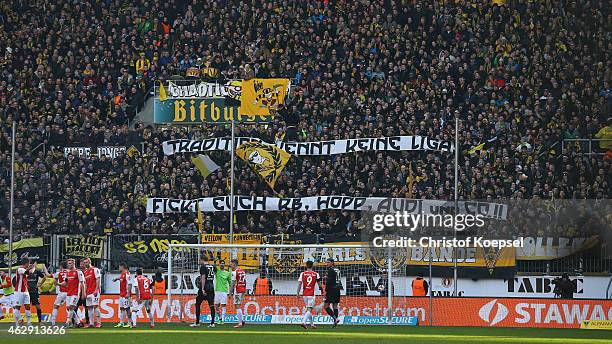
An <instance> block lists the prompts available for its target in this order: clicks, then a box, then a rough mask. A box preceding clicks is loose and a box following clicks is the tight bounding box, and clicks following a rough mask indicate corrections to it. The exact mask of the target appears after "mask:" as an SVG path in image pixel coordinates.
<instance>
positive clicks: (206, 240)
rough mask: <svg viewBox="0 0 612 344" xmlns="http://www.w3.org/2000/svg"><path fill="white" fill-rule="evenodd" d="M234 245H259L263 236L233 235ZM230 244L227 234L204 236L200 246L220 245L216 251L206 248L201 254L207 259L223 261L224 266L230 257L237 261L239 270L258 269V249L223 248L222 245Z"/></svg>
mask: <svg viewBox="0 0 612 344" xmlns="http://www.w3.org/2000/svg"><path fill="white" fill-rule="evenodd" d="M233 239H234V240H233V243H234V244H261V243H262V240H263V234H234V237H233ZM229 243H230V236H229V234H204V235H202V244H205V245H211V244H215V245H220V246H221V247H219V248H218V249H216V248H213V249H209V248H207V249H206V250H205V251H204V252H202V253H203V254H205V255H207V256H208V257H209V258H213V259H217V260H223V261H224V262H225V264H229V262H230V260H231V259H232V257H234V258H236V259H238V265H240V267H241V268H243V269H245V270H247V269H257V268H259V254H260V252H259V249H257V248H237V249H227V248H223V246H222V245H228V244H229Z"/></svg>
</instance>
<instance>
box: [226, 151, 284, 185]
mask: <svg viewBox="0 0 612 344" xmlns="http://www.w3.org/2000/svg"><path fill="white" fill-rule="evenodd" d="M236 155H237V156H238V157H239V158H240V159H242V160H244V161H245V162H246V163H247V164H248V165H249V166H250V167H251V168H252V169H253V170H254V171H255V172H257V174H259V176H260V177H261V178H262V179H263V180H264V181H265V182H266V183H267V184H268V185H269V186H270V187H271V188H272V189H274V185H275V184H276V179H278V176H279V175H280V173H281V172H282V171H283V169H284V168H285V165H287V162H288V161H289V159H290V158H291V154H289V153H287V152H285V151H284V150H282V149H280V148H278V147H276V146H275V145H269V144H266V143H262V142H255V141H251V142H246V143H243V144H241V145H240V146H239V147H238V148H236Z"/></svg>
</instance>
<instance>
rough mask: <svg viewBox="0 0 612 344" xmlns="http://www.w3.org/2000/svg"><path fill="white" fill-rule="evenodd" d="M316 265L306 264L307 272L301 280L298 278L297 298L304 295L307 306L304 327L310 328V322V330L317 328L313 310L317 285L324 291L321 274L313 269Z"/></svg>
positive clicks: (302, 274)
mask: <svg viewBox="0 0 612 344" xmlns="http://www.w3.org/2000/svg"><path fill="white" fill-rule="evenodd" d="M313 266H314V263H313V262H312V261H310V260H309V261H307V262H306V271H304V272H302V273H301V274H300V278H298V288H297V297H298V298H299V297H300V294H302V295H304V303H305V304H306V311H305V312H304V316H303V322H302V325H301V326H302V327H303V328H306V329H307V328H308V326H307V325H306V323H308V322H310V328H316V326H315V325H314V318H313V317H312V309H313V308H314V306H315V291H316V287H317V283H318V284H319V289H320V290H323V288H322V287H321V278H320V277H319V274H318V273H317V272H316V271H314V270H313V269H312V267H313Z"/></svg>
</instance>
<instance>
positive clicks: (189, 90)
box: [168, 81, 242, 98]
mask: <svg viewBox="0 0 612 344" xmlns="http://www.w3.org/2000/svg"><path fill="white" fill-rule="evenodd" d="M241 94H242V87H241V86H239V85H232V84H225V85H223V84H217V83H211V82H201V83H199V84H191V85H185V86H180V85H177V84H175V83H173V82H172V81H168V97H170V98H225V97H230V98H236V97H240V95H241Z"/></svg>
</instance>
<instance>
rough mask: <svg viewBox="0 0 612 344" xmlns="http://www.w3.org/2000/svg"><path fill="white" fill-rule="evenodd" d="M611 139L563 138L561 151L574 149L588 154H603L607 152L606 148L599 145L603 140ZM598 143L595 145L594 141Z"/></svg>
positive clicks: (576, 151)
mask: <svg viewBox="0 0 612 344" xmlns="http://www.w3.org/2000/svg"><path fill="white" fill-rule="evenodd" d="M609 141H612V140H610V139H563V141H561V152H562V153H563V154H565V152H566V151H569V150H572V151H573V152H575V153H577V154H587V155H592V154H596V155H603V154H605V153H606V150H605V149H601V148H600V147H599V143H601V142H609ZM594 142H595V143H596V144H595V145H593V143H594Z"/></svg>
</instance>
